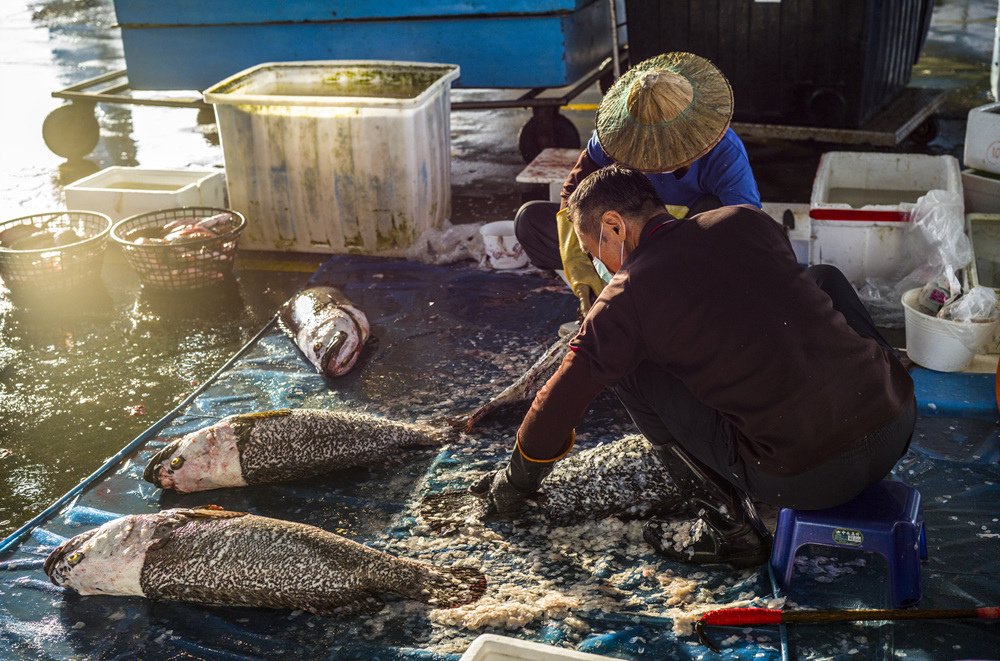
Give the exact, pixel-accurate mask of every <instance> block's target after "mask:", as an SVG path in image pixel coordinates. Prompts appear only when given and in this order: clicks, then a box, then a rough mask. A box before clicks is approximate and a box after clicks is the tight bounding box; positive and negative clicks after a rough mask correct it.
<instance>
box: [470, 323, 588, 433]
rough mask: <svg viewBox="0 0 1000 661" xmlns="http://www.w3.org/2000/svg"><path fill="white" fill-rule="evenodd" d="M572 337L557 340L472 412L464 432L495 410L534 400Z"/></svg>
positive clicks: (554, 370)
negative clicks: (494, 395) (515, 378)
mask: <svg viewBox="0 0 1000 661" xmlns="http://www.w3.org/2000/svg"><path fill="white" fill-rule="evenodd" d="M573 337H574V336H573V335H572V334H571V335H568V336H566V337H562V338H559V340H558V341H556V343H555V344H553V345H552V346H551V347H549V348H548V349H546V351H545V353H543V354H542V356H541V357H540V358H539V359H538V360H536V361H535V364H534V365H532V366H531V367H530V368H528V371H527V372H525V373H524V374H522V375H521V376H520V377H518V379H517V381H515V382H514V383H512V384H510V385H509V386H507V387H506V388H504V389H503V390H502V391H501V392H500V393H499V394H497V396H496V397H493V398H492V399H491V400H490V401H488V402H486V403H485V404H483V405H482V406H480V407H479V408H478V409H476V410H475V411H473V412H472V414H471V415H470V416H469V418H468V419H467V420H466V422H465V431H467V432H468V431H471V430H472V428H473V427H475V426H476V425H477V424H479V422H480V421H481V420H482V419H483V418H485V417H486V416H488V415H489V414H491V413H493V411H496V410H497V409H500V408H503V407H505V406H509V405H511V404H516V403H518V402H527V401H531V400H532V399H534V397H535V394H536V393H538V391H539V390H541V388H542V386H543V385H545V382H546V381H548V380H549V377H551V376H552V375H553V374H555V373H556V369H558V368H559V363H561V362H562V359H563V356H565V355H566V351H567V350H568V349H569V343H570V340H572V339H573Z"/></svg>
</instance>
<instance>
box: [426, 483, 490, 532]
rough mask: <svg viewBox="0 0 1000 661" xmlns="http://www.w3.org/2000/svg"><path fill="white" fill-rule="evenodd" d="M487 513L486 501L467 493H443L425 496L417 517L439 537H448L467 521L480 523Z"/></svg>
mask: <svg viewBox="0 0 1000 661" xmlns="http://www.w3.org/2000/svg"><path fill="white" fill-rule="evenodd" d="M488 512H489V509H488V506H487V504H486V501H485V500H483V499H482V498H480V497H478V496H474V495H473V494H471V493H469V492H468V491H445V492H442V493H434V494H431V495H429V496H426V497H425V498H424V499H423V500H422V501H421V502H420V505H419V507H418V508H417V516H419V517H420V518H421V519H423V521H424V523H426V524H427V525H428V526H429V527H430V529H431V530H433V531H434V532H435V533H437V534H439V535H449V534H451V533H454V532H456V531H457V530H458V529H459V527H460V526H461V525H462V524H463V523H465V522H466V521H468V520H469V519H475V520H477V521H482V520H484V519H486V516H487V514H488Z"/></svg>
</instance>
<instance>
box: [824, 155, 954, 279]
mask: <svg viewBox="0 0 1000 661" xmlns="http://www.w3.org/2000/svg"><path fill="white" fill-rule="evenodd" d="M935 189H942V190H949V191H954V192H957V193H958V194H959V195H961V194H962V180H961V176H960V172H959V166H958V160H957V159H955V158H954V157H953V156H928V155H926V154H879V153H868V152H827V153H826V154H823V157H822V158H821V159H820V163H819V168H818V169H817V171H816V179H815V180H814V181H813V189H812V198H811V200H810V204H809V206H810V209H809V215H810V217H811V218H812V245H811V247H810V262H811V263H812V264H833V265H835V266H837V267H838V268H839V269H840V270H841V271H843V272H844V275H845V276H847V279H848V280H850V281H851V282H852V283H854V284H855V285H860V284H862V283H863V282H864V281H865V279H866V278H892V277H893V276H895V275H897V270H898V269H899V267H900V266H901V265H902V262H903V260H904V259H905V252H904V251H905V246H904V239H905V236H906V232H905V230H906V227H907V225H906V223H907V222H909V219H910V215H909V214H910V211H912V209H913V206H914V203H915V202H916V201H917V200H918V199H919V198H920V197H921V196H922V195H924V194H926V193H927V191H930V190H935Z"/></svg>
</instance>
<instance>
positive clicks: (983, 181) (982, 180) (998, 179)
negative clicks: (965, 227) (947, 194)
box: [962, 169, 1000, 213]
mask: <svg viewBox="0 0 1000 661" xmlns="http://www.w3.org/2000/svg"><path fill="white" fill-rule="evenodd" d="M962 189H963V191H964V195H965V213H1000V174H993V173H992V172H983V171H982V170H971V169H965V170H962Z"/></svg>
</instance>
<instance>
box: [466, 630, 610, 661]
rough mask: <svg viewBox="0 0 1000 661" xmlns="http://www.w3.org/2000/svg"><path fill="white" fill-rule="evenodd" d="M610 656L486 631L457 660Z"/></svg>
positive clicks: (557, 660)
mask: <svg viewBox="0 0 1000 661" xmlns="http://www.w3.org/2000/svg"><path fill="white" fill-rule="evenodd" d="M610 658H611V657H609V656H599V655H597V654H586V653H584V652H576V651H573V650H568V649H564V648H562V647H553V646H551V645H543V644H541V643H532V642H529V641H527V640H520V639H518V638H509V637H507V636H498V635H496V634H492V633H487V634H483V635H482V636H480V637H479V638H476V639H475V640H474V641H472V644H471V645H469V649H467V650H465V654H463V655H462V658H461V659H460V660H459V661H565V660H566V659H575V660H577V661H588V660H589V661H601V660H606V659H610Z"/></svg>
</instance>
